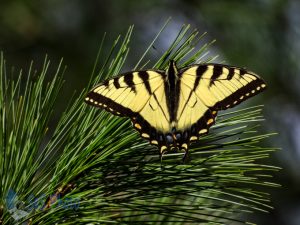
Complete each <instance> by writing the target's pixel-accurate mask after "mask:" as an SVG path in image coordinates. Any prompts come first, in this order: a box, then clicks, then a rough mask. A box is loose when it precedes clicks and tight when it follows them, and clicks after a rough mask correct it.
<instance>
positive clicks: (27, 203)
mask: <svg viewBox="0 0 300 225" xmlns="http://www.w3.org/2000/svg"><path fill="white" fill-rule="evenodd" d="M167 23H168V22H167ZM167 23H166V24H165V25H164V27H163V28H162V30H161V31H159V33H158V35H157V36H156V37H155V38H154V41H153V42H151V43H150V45H149V47H148V48H147V49H146V51H145V53H144V54H143V55H142V57H141V58H140V60H138V63H137V64H136V66H135V67H134V69H141V68H142V67H145V66H147V67H151V68H158V69H165V68H166V66H167V64H168V61H169V59H174V60H176V61H177V62H179V64H180V65H181V66H186V65H188V64H191V63H199V62H202V61H201V59H202V58H203V56H204V55H206V54H207V51H208V47H209V45H210V44H212V43H213V42H211V43H210V44H206V45H204V46H202V47H198V45H199V41H201V40H202V37H203V35H205V34H203V35H199V34H198V31H197V30H194V31H191V29H190V27H189V26H183V27H182V29H181V30H180V31H179V33H178V35H177V37H176V38H175V40H174V41H173V43H172V44H171V46H170V47H169V49H167V50H166V51H165V53H164V54H163V55H162V57H161V58H160V59H158V60H157V62H155V63H152V64H153V65H152V66H149V64H150V63H151V62H150V61H149V60H147V54H148V52H149V51H150V49H151V46H152V45H153V44H154V42H155V41H156V40H157V38H158V37H159V36H160V35H163V34H162V32H163V30H164V28H165V27H166V26H167ZM132 32H133V27H130V28H129V29H128V32H127V33H126V35H125V36H124V37H123V38H121V36H120V37H118V38H117V39H116V41H115V42H114V43H113V46H112V48H111V50H110V52H109V53H107V54H105V55H106V57H103V54H104V53H103V52H102V46H103V45H104V43H105V35H104V38H103V40H102V42H101V46H100V49H99V52H98V55H97V59H96V62H95V66H94V68H93V71H92V75H91V80H90V82H89V84H88V86H87V88H86V89H85V90H83V91H82V92H81V93H80V94H79V95H78V96H77V97H76V98H74V99H72V101H71V102H70V103H69V106H68V107H67V109H66V110H65V112H64V113H63V114H62V115H61V117H60V120H59V122H58V123H57V125H56V128H55V130H54V131H53V132H50V133H49V131H48V124H49V121H50V119H51V115H52V112H53V110H54V105H55V102H56V99H57V98H58V96H59V94H60V93H61V91H62V89H61V88H62V85H63V80H62V75H63V70H62V69H61V68H62V64H61V63H60V64H59V65H58V66H57V70H56V73H55V74H48V68H49V65H50V62H49V60H48V59H47V58H46V59H45V63H44V67H43V69H42V71H41V72H33V64H31V66H30V68H29V70H28V74H26V75H25V76H24V75H22V72H20V74H19V75H18V76H17V79H14V78H13V77H10V75H9V74H8V73H7V71H6V66H5V61H4V58H3V55H1V60H0V63H1V64H0V88H1V91H0V118H1V120H0V122H1V125H0V126H1V130H0V146H1V152H0V166H1V172H0V178H1V187H0V224H3V225H4V224H43V225H48V224H49V225H50V224H51V225H52V224H56V223H58V224H110V223H111V224H119V223H122V224H182V223H186V224H224V223H228V222H233V221H235V222H237V223H246V222H247V221H245V219H244V217H243V216H242V215H243V214H245V213H253V212H258V211H262V212H268V211H269V210H271V209H272V204H271V203H270V195H269V194H268V193H267V192H266V190H267V189H266V187H267V188H270V187H278V186H279V185H277V184H275V183H272V175H273V174H274V172H276V171H278V170H279V168H278V167H275V166H272V165H265V164H263V162H264V161H263V159H266V158H268V157H269V154H270V153H272V152H274V151H275V150H276V149H274V148H270V147H266V146H263V145H262V143H261V142H262V141H263V140H264V139H268V138H269V137H270V136H272V135H274V134H270V133H267V134H262V133H261V132H258V128H259V126H260V125H261V123H263V120H264V119H263V116H262V112H261V111H262V109H263V106H255V107H249V108H244V109H236V110H233V111H226V112H223V113H222V112H220V113H219V116H218V118H217V123H216V124H215V125H214V126H212V128H211V129H210V133H209V134H208V135H206V136H204V137H202V138H201V139H200V140H199V141H198V142H197V143H195V144H193V145H192V146H191V149H190V158H191V159H190V161H189V162H188V163H187V164H182V163H181V159H182V156H183V153H182V152H178V153H169V154H167V155H165V156H164V157H163V163H162V168H161V163H160V159H159V155H158V149H156V148H155V147H153V146H151V145H149V144H148V143H146V141H144V140H142V139H141V138H140V137H139V135H138V134H137V132H135V131H134V130H133V128H132V126H131V124H130V122H129V120H128V119H126V118H119V117H116V116H113V115H111V114H109V113H107V112H105V111H102V110H99V109H96V108H94V107H90V106H88V105H86V104H85V103H84V102H83V99H84V97H85V95H86V93H87V91H88V90H89V89H90V88H91V87H93V86H94V85H96V84H97V83H99V82H100V81H102V80H104V79H106V78H109V77H112V76H114V75H117V74H119V73H120V72H121V71H122V68H123V65H124V63H125V62H126V58H127V55H128V52H129V43H130V38H131V35H132ZM100 55H101V57H100ZM100 58H101V61H100V62H99V60H100ZM104 58H105V60H102V59H104ZM213 59H214V58H209V59H208V60H206V61H204V62H207V61H211V60H213ZM140 65H143V66H140ZM48 77H51V78H50V80H49V81H47V79H48ZM49 137H50V139H49ZM12 190H13V193H14V194H13V195H10V194H9V193H11V191H12ZM8 196H10V198H8ZM16 202H18V203H19V204H15V203H16ZM20 204H21V205H20ZM13 206H16V208H13ZM75 207H76V208H75ZM16 210H23V211H24V212H26V215H25V216H19V217H18V218H17V219H16V212H17V211H16Z"/></svg>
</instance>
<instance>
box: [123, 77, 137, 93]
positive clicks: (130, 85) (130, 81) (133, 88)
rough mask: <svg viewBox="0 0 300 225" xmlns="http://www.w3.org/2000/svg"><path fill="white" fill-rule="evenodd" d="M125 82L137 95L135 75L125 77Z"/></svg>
mask: <svg viewBox="0 0 300 225" xmlns="http://www.w3.org/2000/svg"><path fill="white" fill-rule="evenodd" d="M124 82H125V83H126V84H127V85H128V87H130V88H131V90H132V91H133V92H134V93H136V89H135V84H134V83H133V74H132V73H129V74H126V75H125V76H124Z"/></svg>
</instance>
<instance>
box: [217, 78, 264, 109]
mask: <svg viewBox="0 0 300 225" xmlns="http://www.w3.org/2000/svg"><path fill="white" fill-rule="evenodd" d="M258 87H259V90H258V89H257V88H258ZM264 89H266V84H265V82H264V81H263V80H261V79H257V80H254V81H252V82H250V83H248V84H246V85H245V86H243V87H241V88H240V89H238V90H237V91H236V92H234V93H232V94H231V95H229V96H228V97H226V98H225V99H223V100H222V101H220V102H218V103H216V105H215V106H214V107H213V108H215V109H216V110H224V109H227V108H230V107H233V106H235V105H238V104H239V103H241V102H243V101H244V100H246V99H248V98H250V97H252V96H254V95H257V94H258V93H260V92H262V91H263V90H264ZM241 97H242V99H241Z"/></svg>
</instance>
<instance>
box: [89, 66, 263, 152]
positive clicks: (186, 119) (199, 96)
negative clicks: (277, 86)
mask: <svg viewBox="0 0 300 225" xmlns="http://www.w3.org/2000/svg"><path fill="white" fill-rule="evenodd" d="M265 87H266V84H265V82H264V81H263V80H262V79H261V78H260V77H259V76H258V75H256V74H254V73H253V72H249V71H247V70H245V69H243V68H238V67H232V66H227V65H221V64H195V65H190V66H188V67H184V68H181V69H178V68H177V66H176V63H175V62H174V61H172V60H171V61H170V63H169V66H168V69H167V70H166V71H162V70H144V71H132V72H128V73H125V74H121V75H120V76H117V77H115V78H113V79H110V80H106V81H104V82H103V83H102V84H100V85H98V86H96V87H95V88H93V89H92V90H91V91H90V92H89V93H88V94H87V96H86V98H85V101H86V102H87V103H88V104H91V105H93V106H96V107H100V108H103V109H105V110H107V111H109V112H111V113H113V114H115V115H118V116H125V117H129V118H130V119H131V121H132V123H133V127H134V128H135V129H136V130H137V131H138V132H139V133H140V135H141V136H142V137H143V138H145V139H147V140H149V142H150V144H153V145H156V146H158V148H159V152H160V154H161V155H162V154H163V153H164V152H166V151H168V150H171V149H173V148H177V149H180V150H185V152H187V151H188V149H189V145H190V143H191V142H193V141H196V140H198V138H199V137H200V136H202V135H205V134H207V133H208V131H209V128H210V127H211V126H212V125H213V124H214V123H215V119H216V116H217V112H218V110H224V109H227V108H230V107H233V106H235V105H237V104H239V103H240V102H242V101H244V100H245V99H247V98H249V97H251V96H253V95H255V94H257V93H259V92H261V91H262V90H264V89H265Z"/></svg>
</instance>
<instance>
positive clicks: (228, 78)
mask: <svg viewBox="0 0 300 225" xmlns="http://www.w3.org/2000/svg"><path fill="white" fill-rule="evenodd" d="M228 70H229V73H228V75H227V80H231V79H232V77H233V76H234V68H233V67H229V68H228Z"/></svg>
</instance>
